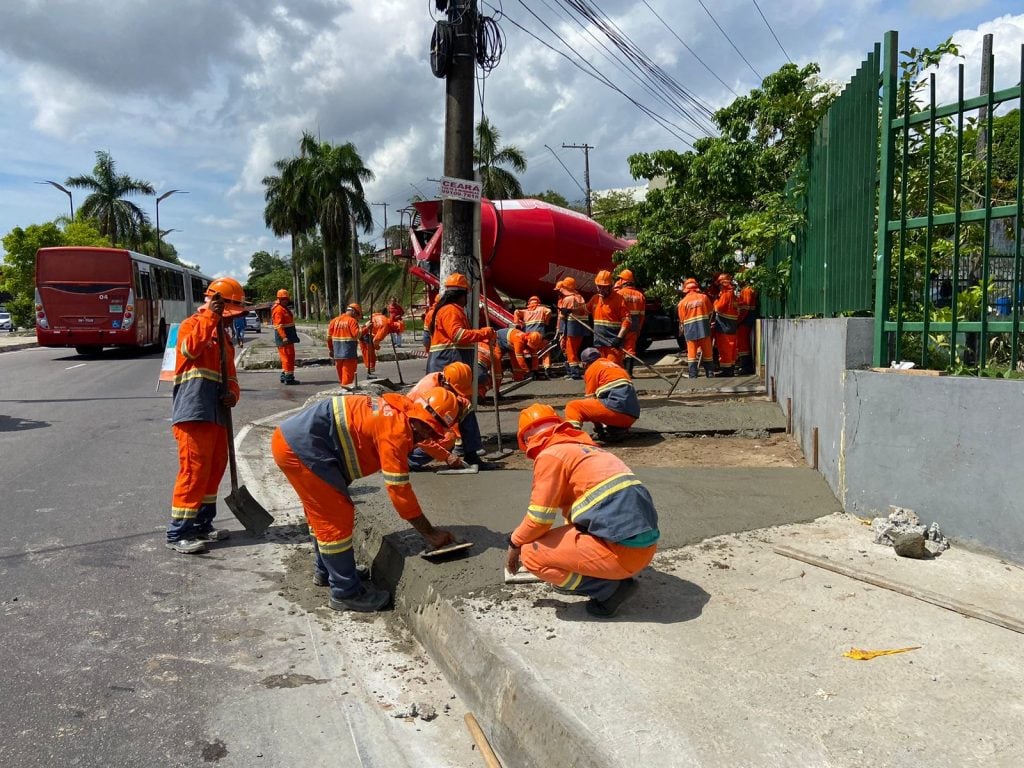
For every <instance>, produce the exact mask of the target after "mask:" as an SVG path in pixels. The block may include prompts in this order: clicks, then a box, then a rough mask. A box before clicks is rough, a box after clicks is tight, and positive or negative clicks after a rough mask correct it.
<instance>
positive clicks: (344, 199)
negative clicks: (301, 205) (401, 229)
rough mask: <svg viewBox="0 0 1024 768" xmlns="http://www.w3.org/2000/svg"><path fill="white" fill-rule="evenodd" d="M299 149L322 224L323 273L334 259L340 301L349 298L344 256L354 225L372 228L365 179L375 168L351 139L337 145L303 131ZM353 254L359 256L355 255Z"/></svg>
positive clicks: (369, 177) (351, 239)
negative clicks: (322, 140) (361, 155)
mask: <svg viewBox="0 0 1024 768" xmlns="http://www.w3.org/2000/svg"><path fill="white" fill-rule="evenodd" d="M299 151H300V155H301V157H302V167H301V170H300V173H301V175H302V177H303V184H304V185H305V186H304V189H305V190H306V192H307V193H308V195H309V198H310V200H311V202H312V204H313V208H314V210H315V212H316V220H317V223H318V224H319V227H320V237H321V239H322V243H323V253H324V272H325V274H326V273H327V261H328V260H329V259H330V260H332V261H333V262H334V265H335V272H336V275H337V282H338V296H337V299H338V303H339V304H340V303H342V302H344V301H345V300H346V295H345V287H344V279H343V277H342V271H343V265H344V262H345V259H344V255H345V253H347V252H350V251H351V249H352V247H353V242H354V237H353V234H354V233H353V229H352V227H353V224H354V225H355V226H356V227H357V228H362V230H363V231H364V232H370V231H371V230H372V229H373V215H372V213H371V211H370V206H369V205H367V203H366V195H365V193H364V192H363V184H364V182H367V181H372V180H373V178H374V176H373V171H371V170H370V169H368V168H367V167H366V166H365V165H364V164H363V159H362V157H360V156H359V152H358V150H357V149H356V146H355V144H353V143H351V142H348V143H346V144H339V145H334V144H331V143H330V142H326V141H324V142H321V141H317V139H316V137H314V136H313V135H312V134H309V133H303V134H302V139H301V140H300V141H299ZM351 255H352V256H353V258H356V257H355V254H351ZM324 282H325V283H326V280H325V281H324ZM324 287H326V285H325V286H324Z"/></svg>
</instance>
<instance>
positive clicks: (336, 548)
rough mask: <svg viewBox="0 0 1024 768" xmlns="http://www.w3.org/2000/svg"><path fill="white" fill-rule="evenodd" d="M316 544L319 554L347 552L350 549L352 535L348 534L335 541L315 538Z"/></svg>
mask: <svg viewBox="0 0 1024 768" xmlns="http://www.w3.org/2000/svg"><path fill="white" fill-rule="evenodd" d="M316 545H317V548H318V549H319V550H320V554H321V555H340V554H341V553H342V552H348V550H350V549H352V537H351V536H348V537H347V538H344V539H338V540H337V541H320V539H317V540H316Z"/></svg>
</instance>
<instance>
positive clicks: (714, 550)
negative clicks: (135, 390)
mask: <svg viewBox="0 0 1024 768" xmlns="http://www.w3.org/2000/svg"><path fill="white" fill-rule="evenodd" d="M552 385H554V383H553V382H552ZM509 415H510V417H511V413H510V414H509ZM280 418H281V417H280V415H279V416H278V417H272V418H270V419H267V420H264V421H262V422H258V423H256V424H254V425H252V426H251V428H250V429H249V430H248V431H247V432H246V434H245V435H244V440H242V442H241V445H240V447H239V448H240V450H239V453H240V464H241V472H242V479H243V481H244V482H245V483H246V484H247V485H248V486H249V488H250V489H251V490H252V491H253V493H254V494H255V495H256V496H257V498H259V499H260V500H261V501H263V502H264V503H265V504H266V505H267V506H268V508H270V509H271V510H272V511H273V512H274V514H275V515H277V516H279V517H281V518H282V522H288V521H294V522H298V521H299V520H300V519H301V509H300V507H299V506H298V504H297V499H296V497H295V495H294V493H293V492H292V490H291V488H290V487H289V486H288V485H287V483H286V482H285V481H284V478H283V477H282V476H281V475H280V473H279V472H278V470H277V468H276V467H275V466H274V464H273V462H272V460H271V459H270V458H269V451H268V450H267V445H268V441H269V436H270V433H271V432H272V430H273V427H274V426H275V425H276V423H278V422H279V421H280ZM511 423H512V422H510V424H511ZM485 431H486V428H485ZM637 474H638V475H639V476H640V477H641V478H642V479H644V481H645V482H646V483H647V484H648V486H649V488H650V489H651V492H652V495H653V496H654V499H655V502H656V504H657V506H658V509H659V514H660V517H661V526H662V530H663V534H664V538H663V540H662V542H661V546H660V550H659V554H658V556H657V557H656V559H655V561H654V563H653V564H652V566H651V567H650V568H648V569H647V570H645V571H644V572H643V573H642V574H641V578H640V582H641V584H640V589H639V590H638V592H637V594H636V596H635V597H634V599H633V600H632V601H631V602H629V603H627V605H626V606H624V607H623V609H622V611H621V613H620V615H619V616H618V617H616V618H615V619H614V620H610V621H608V620H604V621H602V620H597V619H593V618H591V617H590V616H589V615H588V614H587V613H586V612H585V611H584V609H583V600H581V599H579V598H572V597H566V596H563V595H559V594H556V593H554V592H553V591H551V590H549V589H548V588H547V587H546V586H544V585H540V584H528V585H512V586H506V585H504V584H503V582H502V579H501V567H502V562H503V557H504V552H505V543H504V537H505V534H507V533H508V531H509V530H511V529H512V528H513V527H514V526H515V525H516V524H517V523H518V521H519V520H520V519H521V517H522V515H523V512H524V510H525V507H526V502H527V498H528V495H529V487H530V473H529V472H527V471H514V470H505V471H494V472H488V473H484V474H480V475H476V476H461V477H458V476H456V477H444V476H437V475H433V474H415V475H413V484H414V486H415V489H416V492H417V494H418V495H419V497H420V500H421V502H422V504H423V507H424V509H425V511H426V512H427V514H428V515H429V516H430V518H431V520H432V521H433V522H434V523H435V524H438V525H443V526H446V527H449V528H451V530H453V531H454V532H455V533H456V535H458V536H460V537H464V538H466V539H468V540H471V541H473V542H474V543H475V547H474V548H473V549H472V550H470V553H469V556H468V557H464V558H461V559H456V560H453V561H450V562H445V563H430V562H427V561H425V560H422V559H421V558H419V557H417V556H416V555H417V553H418V552H419V551H420V550H421V549H422V546H423V542H422V540H421V539H420V538H419V536H418V535H417V534H415V532H413V531H412V530H411V529H410V528H409V527H408V526H407V524H405V523H404V522H403V521H401V520H400V519H399V518H398V516H397V515H396V514H395V513H394V511H393V509H392V508H391V506H390V504H389V502H388V499H387V496H386V494H385V493H384V491H383V488H382V485H381V484H380V482H379V478H368V479H365V480H362V481H359V482H358V483H356V484H355V485H354V486H353V497H354V499H355V500H356V501H357V504H358V520H357V540H358V543H357V547H358V549H359V551H360V552H361V553H362V554H361V557H362V558H365V559H367V560H368V561H372V563H373V566H374V578H375V579H376V580H377V581H378V582H379V583H381V584H384V585H386V586H388V587H390V588H392V589H395V590H396V611H397V612H398V613H400V614H401V615H402V616H403V618H404V619H405V621H406V622H407V623H408V625H409V626H410V628H411V629H412V631H413V632H414V633H415V635H416V637H417V638H418V640H419V641H420V642H421V643H422V644H423V645H424V646H425V647H426V648H427V649H428V650H429V651H430V653H431V655H432V656H433V658H434V659H435V660H436V662H437V663H438V664H439V665H440V667H441V668H442V669H443V670H444V673H445V675H446V676H447V678H448V679H449V681H450V682H451V683H452V684H453V686H454V687H455V688H456V690H458V691H459V693H460V695H461V697H462V698H463V701H464V703H465V704H466V707H467V708H468V709H470V710H472V711H474V712H475V713H476V715H477V717H478V718H479V719H480V721H481V723H482V724H483V727H484V729H485V731H486V732H487V734H488V736H489V738H490V739H491V741H492V744H493V745H494V746H495V748H496V749H497V750H498V751H499V752H500V753H501V755H502V758H503V760H504V764H505V765H506V766H537V767H538V768H539V767H541V766H552V765H561V766H579V767H580V768H583V767H584V766H587V767H589V768H599V767H603V766H637V765H645V766H722V767H723V768H724V767H725V766H851V767H852V766H907V767H908V768H909V767H910V766H921V765H928V766H946V765H948V766H970V765H979V766H980V765H985V766H1017V765H1020V764H1024V745H1022V743H1021V741H1020V739H1019V733H1020V726H1021V722H1024V701H1022V698H1021V696H1020V695H1019V691H1020V690H1021V688H1022V686H1024V668H1022V666H1021V665H1020V663H1019V659H1020V657H1021V653H1022V651H1024V635H1022V634H1018V633H1017V632H1014V631H1010V630H1007V629H1004V628H1002V627H999V626H995V625H993V624H989V623H986V622H984V621H979V620H975V619H968V618H965V617H964V616H963V615H961V614H960V613H956V612H953V611H950V610H945V609H942V608H939V607H936V606H935V605H932V604H929V603H926V602H922V601H921V600H917V599H914V598H912V597H908V596H906V595H904V594H899V593H898V592H896V591H893V590H890V589H882V588H879V587H875V586H872V585H871V584H868V583H865V582H864V581H860V580H857V579H854V578H850V577H847V576H840V575H838V574H836V573H834V572H831V571H828V570H825V569H822V568H817V567H814V566H811V565H807V564H805V563H803V562H799V561H796V560H793V559H791V558H789V557H784V556H782V555H780V554H777V553H775V552H774V551H773V547H774V546H775V545H778V544H784V545H786V546H787V547H790V548H794V549H796V550H800V551H803V552H807V553H810V554H813V555H815V556H819V557H827V558H830V559H831V560H832V561H834V562H837V563H841V564H845V565H846V566H848V567H853V568H856V569H857V570H858V571H861V572H863V573H865V574H874V575H876V576H880V577H882V578H884V579H886V580H887V581H888V582H890V583H893V584H902V585H905V586H906V587H907V588H908V589H909V590H910V591H913V590H915V589H916V590H918V591H924V590H928V591H929V592H932V593H940V594H945V595H950V596H953V597H955V598H956V599H958V600H960V601H961V602H963V603H966V604H970V605H972V606H974V607H976V608H978V609H979V610H980V611H982V612H984V611H988V612H998V613H1000V614H1003V615H1006V616H1011V617H1015V618H1016V620H1020V621H1024V589H1022V587H1024V571H1022V570H1021V569H1020V568H1017V567H1015V566H1012V565H1009V564H1006V563H1002V562H1000V561H998V560H995V559H992V558H989V557H985V556H982V555H978V554H972V553H970V552H966V551H961V550H958V549H956V548H954V549H953V550H950V551H949V552H947V553H945V554H943V555H942V556H941V557H939V558H936V559H935V560H932V561H914V560H904V559H901V558H897V557H896V556H895V555H894V553H893V552H892V550H891V549H887V548H883V547H880V546H877V545H874V544H872V543H871V535H870V532H869V530H868V529H867V528H866V527H864V526H862V525H861V524H860V523H859V522H858V521H856V520H855V519H853V518H850V517H848V516H845V515H843V514H842V513H840V512H839V509H838V504H837V502H836V501H835V498H834V497H833V495H832V494H831V492H830V491H829V489H828V487H827V485H826V484H825V483H824V481H823V480H822V479H821V478H820V476H818V475H817V474H816V473H815V472H813V471H811V470H809V469H802V468H801V469H793V468H788V469H714V470H709V469H686V468H683V469H657V468H649V469H639V470H638V472H637ZM913 646H919V647H918V648H917V649H916V650H912V651H908V652H906V653H902V654H898V655H890V656H882V657H879V658H876V659H874V660H872V661H854V660H852V659H848V658H844V657H843V653H844V651H847V650H849V649H850V648H851V647H858V648H863V649H895V648H906V647H913Z"/></svg>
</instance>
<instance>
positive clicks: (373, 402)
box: [270, 388, 459, 612]
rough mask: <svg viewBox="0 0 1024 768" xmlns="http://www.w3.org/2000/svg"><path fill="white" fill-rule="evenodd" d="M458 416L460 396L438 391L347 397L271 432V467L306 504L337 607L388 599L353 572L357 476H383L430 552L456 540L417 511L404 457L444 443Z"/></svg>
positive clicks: (319, 567) (320, 570) (360, 607)
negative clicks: (422, 445) (350, 490)
mask: <svg viewBox="0 0 1024 768" xmlns="http://www.w3.org/2000/svg"><path fill="white" fill-rule="evenodd" d="M458 413H459V404H458V400H457V399H456V397H455V395H453V394H452V393H451V392H449V391H447V390H445V389H440V388H437V389H432V390H430V391H429V392H428V393H427V395H426V397H424V398H423V399H421V400H417V401H413V400H410V399H408V398H406V397H403V396H402V395H397V394H391V393H387V394H384V395H381V396H380V397H379V398H374V397H369V396H366V395H346V396H342V397H332V398H330V399H328V400H323V401H321V402H319V403H316V404H315V405H311V406H309V407H308V408H306V409H304V410H302V411H300V412H299V413H297V414H296V415H294V416H292V417H291V418H288V419H286V420H285V421H284V422H283V423H282V424H281V426H280V427H278V428H277V429H276V430H274V436H273V437H272V438H271V442H270V445H271V450H272V452H273V454H274V461H275V462H277V466H279V467H280V468H281V471H282V472H284V475H285V477H287V478H288V482H289V483H291V484H292V487H293V488H294V489H295V492H296V493H297V494H298V495H299V498H300V499H301V500H302V508H303V511H304V512H305V513H306V520H307V521H308V522H309V527H310V530H311V532H312V534H313V537H314V539H313V552H314V555H315V561H314V568H315V571H314V573H313V583H314V584H317V585H318V586H324V585H330V588H331V597H330V602H329V605H330V607H331V608H332V609H334V610H336V611H345V610H349V611H363V612H370V611H379V610H381V609H382V608H384V607H385V606H386V605H387V604H388V602H389V601H390V600H391V594H390V593H389V592H388V591H387V590H384V589H377V588H376V587H374V586H373V585H372V584H369V583H364V582H362V581H360V578H359V574H358V573H357V572H356V559H355V553H354V552H353V550H352V529H353V526H354V523H355V507H353V505H352V499H351V498H350V496H349V494H348V486H349V485H350V484H351V483H352V482H353V481H354V480H356V479H357V478H360V477H366V476H367V475H372V474H374V473H375V472H378V471H380V472H382V473H383V475H384V483H385V487H386V488H387V492H388V495H389V496H390V497H391V503H392V504H393V505H394V507H395V510H396V511H397V512H398V514H399V515H400V516H401V517H402V518H403V519H404V520H408V521H409V523H410V524H411V525H412V527H413V528H415V529H416V530H417V531H418V532H419V533H420V535H421V536H423V538H424V539H426V541H427V542H428V544H429V545H430V548H431V549H436V548H437V547H442V546H444V545H445V544H450V543H451V542H453V541H454V538H453V537H452V535H451V533H450V532H448V531H446V530H443V529H441V528H435V527H434V526H433V525H431V524H430V521H429V520H427V518H426V516H425V515H424V514H423V511H422V510H421V509H420V504H419V501H418V500H417V499H416V494H415V493H414V492H413V489H412V485H410V483H409V464H408V460H407V457H408V455H409V453H410V452H411V451H412V449H413V447H414V446H415V445H417V444H420V443H424V442H426V441H428V440H437V439H439V438H440V437H442V436H443V435H444V433H445V432H446V431H447V430H448V429H449V428H450V427H451V426H452V425H453V424H454V423H455V421H456V419H457V418H458Z"/></svg>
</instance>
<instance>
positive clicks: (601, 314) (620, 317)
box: [587, 291, 630, 347]
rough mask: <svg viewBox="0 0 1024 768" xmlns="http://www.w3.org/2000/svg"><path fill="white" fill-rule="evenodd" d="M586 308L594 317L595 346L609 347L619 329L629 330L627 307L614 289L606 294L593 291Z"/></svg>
mask: <svg viewBox="0 0 1024 768" xmlns="http://www.w3.org/2000/svg"><path fill="white" fill-rule="evenodd" d="M587 310H588V311H589V312H590V316H591V317H592V318H593V319H594V346H595V347H610V346H611V340H612V339H613V338H614V337H616V336H618V335H619V332H620V331H622V330H626V331H628V330H629V326H630V321H629V307H627V306H626V302H625V301H624V300H623V298H622V297H621V296H620V295H619V294H617V293H616V292H615V291H612V292H611V293H609V294H608V296H602V295H601V294H599V293H595V294H594V295H593V296H591V297H590V301H588V302H587Z"/></svg>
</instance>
